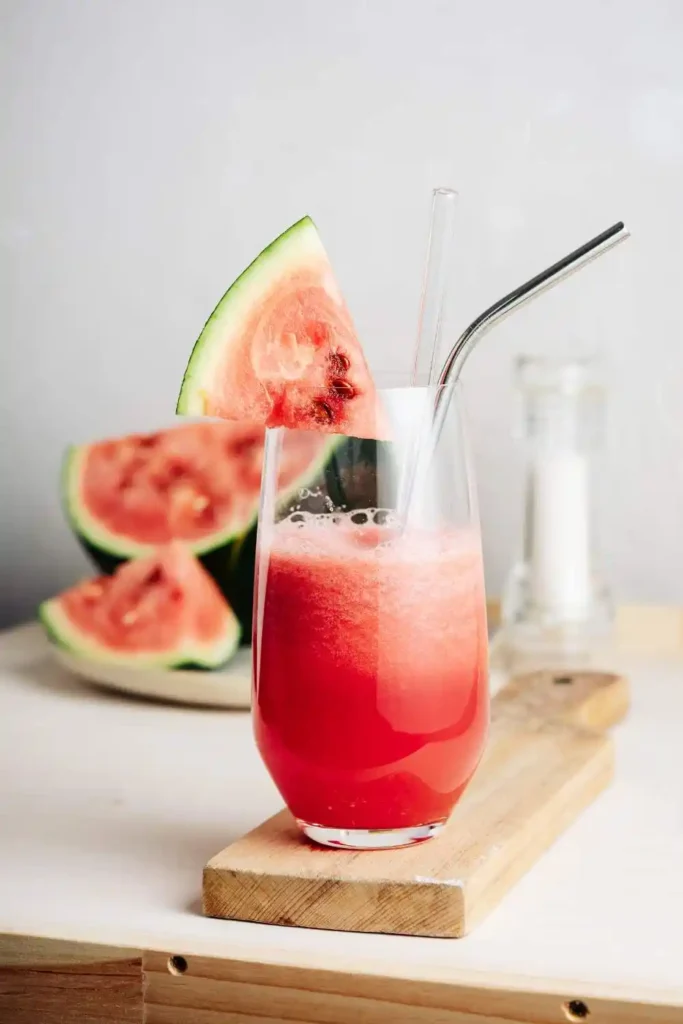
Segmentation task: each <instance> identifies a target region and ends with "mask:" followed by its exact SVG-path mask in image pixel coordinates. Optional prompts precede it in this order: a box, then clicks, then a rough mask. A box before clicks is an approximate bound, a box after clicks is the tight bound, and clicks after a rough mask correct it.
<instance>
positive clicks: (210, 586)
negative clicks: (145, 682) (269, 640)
mask: <svg viewBox="0 0 683 1024" xmlns="http://www.w3.org/2000/svg"><path fill="white" fill-rule="evenodd" d="M39 615H40V618H41V620H42V622H43V625H44V626H45V629H46V630H47V632H48V635H49V636H50V638H51V639H52V640H53V641H54V642H55V643H57V644H59V645H60V646H61V647H64V648H66V649H67V650H69V651H72V652H74V653H76V654H80V655H83V656H86V657H90V658H95V659H98V660H101V661H110V662H116V663H117V664H122V665H129V666H139V667H143V668H144V667H145V666H148V667H149V666H152V665H154V666H159V667H165V668H179V667H181V666H183V667H189V666H194V667H200V668H207V669H210V668H217V667H218V666H220V665H223V664H224V663H225V662H226V661H228V659H229V658H230V657H231V656H232V655H233V654H234V652H235V650H236V648H237V647H238V645H239V641H240V625H239V622H238V621H237V618H236V617H235V615H234V614H233V612H232V610H231V608H230V606H229V605H228V604H227V602H226V601H225V599H224V598H223V596H222V595H221V593H220V591H219V589H218V587H217V586H216V584H215V583H214V581H213V580H212V579H211V577H210V576H209V574H208V573H207V572H206V571H205V570H204V569H203V568H202V566H201V565H200V563H199V562H198V561H197V560H196V558H195V557H194V555H193V554H192V553H191V552H190V551H189V550H188V549H187V548H186V547H185V545H184V544H182V543H180V542H178V541H174V542H172V543H171V544H169V545H166V546H165V547H163V548H161V549H160V550H159V551H158V552H156V553H155V554H153V555H150V556H148V557H146V558H141V559H138V560H136V561H132V562H126V563H125V564H124V565H122V566H121V567H120V568H119V569H118V571H117V572H116V573H115V574H114V575H113V576H100V577H98V578H96V579H93V580H86V581H84V582H82V583H79V584H77V585H76V586H75V587H72V588H71V589H70V590H67V591H65V592H64V593H63V594H61V595H60V596H59V597H55V598H52V599H51V600H49V601H45V602H44V603H43V604H42V605H41V606H40V609H39Z"/></svg>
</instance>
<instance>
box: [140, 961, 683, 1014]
mask: <svg viewBox="0 0 683 1024" xmlns="http://www.w3.org/2000/svg"><path fill="white" fill-rule="evenodd" d="M143 973H144V1004H145V1022H146V1024H204V1022H205V1024H213V1022H214V1021H215V1022H216V1024H221V1022H222V1020H223V1018H222V1017H221V1014H224V1013H226V1012H230V1014H231V1016H230V1020H231V1021H232V1022H235V1024H237V1022H240V1021H244V1022H245V1024H247V1022H249V1024H254V1022H258V1021H265V1020H268V1021H273V1020H275V1021H281V1020H282V1021H284V1020H286V1021H289V1022H290V1024H304V1022H305V1024H322V1022H325V1024H345V1022H346V1021H348V1020H354V1019H362V1020H364V1021H367V1022H368V1024H396V1022H398V1021H401V1020H404V1019H407V1016H408V1015H410V1018H411V1019H419V1020H420V1021H421V1022H423V1024H430V1022H432V1021H433V1022H434V1024H440V1022H442V1021H443V1020H444V1017H445V1014H446V1013H448V1014H449V1015H453V1016H452V1019H453V1022H454V1024H503V1022H505V1024H547V1022H549V1021H561V1020H563V1019H564V1020H570V1021H571V1020H573V1019H574V1020H581V1019H584V1018H582V1017H580V1016H574V1017H572V1016H571V1013H572V1007H575V1009H576V1011H577V1013H580V1012H582V1011H581V1007H585V1009H586V1010H587V1014H586V1016H589V1017H590V1021H591V1024H593V1022H595V1024H680V1021H681V1020H682V1019H683V992H682V993H681V994H680V997H679V996H678V995H677V994H676V993H671V994H668V996H667V995H664V996H662V995H661V994H660V995H659V996H656V995H652V994H651V993H649V994H646V993H643V992H628V993H621V994H618V995H617V994H612V995H606V994H605V993H604V992H600V991H599V990H596V988H595V986H593V985H591V984H585V985H576V984H573V983H572V984H570V983H567V982H560V983H552V984H550V983H542V984H538V983H537V984H534V983H533V982H532V981H531V980H530V982H529V984H528V985H527V986H524V985H523V984H522V981H523V980H522V979H520V984H515V985H512V986H509V985H506V984H505V983H504V982H502V983H500V984H491V983H489V984H485V985H482V984H476V983H468V982H464V981H463V980H462V979H457V978H453V977H452V973H453V972H451V971H447V970H445V969H443V970H442V972H441V976H440V977H438V978H433V979H431V980H430V981H424V980H415V979H414V978H405V977H400V976H396V974H388V973H377V974H371V973H368V972H367V971H356V972H351V971H346V970H344V969H343V968H335V969H320V968H311V967H302V966H300V967H294V966H282V965H273V964H267V963H263V962H262V961H260V960H259V961H255V960H224V959H217V958H209V957H193V956H191V955H189V954H188V955H186V956H182V955H179V954H172V953H166V952H153V953H152V952H150V953H146V954H145V955H144V958H143ZM274 1009H276V1013H277V1016H276V1017H275V1018H273V1010H274ZM417 1014H419V1017H418V1016H417ZM456 1015H457V1016H456ZM450 1019H451V1016H449V1020H450Z"/></svg>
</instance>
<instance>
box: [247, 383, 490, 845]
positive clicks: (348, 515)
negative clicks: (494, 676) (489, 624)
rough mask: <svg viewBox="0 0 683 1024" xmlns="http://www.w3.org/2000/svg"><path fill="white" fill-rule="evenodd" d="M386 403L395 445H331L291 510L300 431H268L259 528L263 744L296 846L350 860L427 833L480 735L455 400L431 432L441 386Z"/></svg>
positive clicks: (258, 679) (475, 617)
mask: <svg viewBox="0 0 683 1024" xmlns="http://www.w3.org/2000/svg"><path fill="white" fill-rule="evenodd" d="M379 401H380V407H381V409H382V416H383V425H382V430H381V435H382V436H383V437H386V438H388V440H382V441H377V440H371V439H360V438H352V437H345V436H340V435H333V436H331V437H330V439H329V443H328V444H327V447H326V450H325V455H324V456H323V458H322V459H321V469H320V472H319V475H318V477H317V479H316V480H315V481H313V482H311V481H310V479H309V480H308V482H307V486H306V487H304V488H299V489H296V490H295V491H294V493H290V495H289V496H288V497H286V498H285V500H283V498H282V492H281V491H280V492H279V493H278V487H277V485H276V484H277V480H278V476H279V471H280V467H281V465H282V464H283V461H284V460H285V459H286V458H287V454H288V449H289V448H290V447H293V446H295V445H296V444H297V434H298V431H292V430H286V429H282V428H279V429H276V430H269V431H268V432H267V440H266V458H265V466H264V473H263V480H262V491H261V510H260V518H259V532H258V551H257V566H256V586H255V604H254V723H255V733H256V740H257V743H258V747H259V750H260V752H261V755H262V757H263V760H264V762H265V764H266V766H267V768H268V770H269V772H270V774H271V776H272V778H273V780H274V782H275V784H276V785H277V787H278V789H279V791H280V793H281V795H282V797H283V798H284V801H285V803H286V804H287V806H288V808H289V809H290V811H291V812H292V814H293V815H294V817H295V818H296V820H297V823H298V825H299V826H300V828H301V829H302V830H303V832H304V833H305V834H306V835H307V836H308V837H309V838H310V839H312V840H314V841H315V842H317V843H321V844H323V845H326V846H335V847H345V848H349V849H377V848H391V847H397V846H405V845H409V844H412V843H416V842H420V841H422V840H424V839H428V838H430V837H431V836H434V835H437V834H438V833H439V831H440V830H441V829H442V827H443V826H444V824H445V822H446V820H447V819H448V817H449V815H450V813H451V811H452V810H453V808H454V806H455V804H456V803H457V801H458V799H459V797H460V796H461V794H462V793H463V791H464V789H465V787H466V786H467V784H468V782H469V780H470V778H471V776H472V774H473V772H474V770H475V768H476V766H477V763H478V761H479V759H480V757H481V754H482V750H483V746H484V741H485V736H486V731H487V725H488V704H489V700H488V678H487V628H486V607H485V596H484V581H483V569H482V555H481V543H480V534H479V524H478V514H477V507H476V498H475V489H474V481H473V476H472V472H471V467H470V462H469V459H468V455H467V445H466V441H465V436H464V427H463V418H462V414H461V413H462V411H461V407H460V406H461V398H460V395H459V393H458V388H456V389H455V391H454V393H453V394H452V395H451V396H450V398H449V400H448V402H447V403H443V404H442V407H443V406H445V408H446V410H447V411H446V414H445V417H444V418H443V419H442V422H441V424H440V428H439V429H438V431H436V430H435V429H434V427H433V409H434V402H435V389H433V388H405V389H401V388H399V389H392V390H389V391H384V392H380V393H379ZM437 435H438V436H437ZM299 443H300V442H299ZM407 481H410V486H409V490H410V494H411V499H410V502H409V504H408V508H407V510H406V508H405V507H404V506H405V504H406V502H405V490H406V482H407Z"/></svg>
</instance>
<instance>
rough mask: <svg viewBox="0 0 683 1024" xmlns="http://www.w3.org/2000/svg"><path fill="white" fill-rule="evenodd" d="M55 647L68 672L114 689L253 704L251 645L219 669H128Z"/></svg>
mask: <svg viewBox="0 0 683 1024" xmlns="http://www.w3.org/2000/svg"><path fill="white" fill-rule="evenodd" d="M51 646H52V645H51ZM52 650H53V652H54V656H55V658H56V659H57V661H58V662H59V664H60V665H62V666H63V667H64V668H65V669H67V670H68V671H69V672H73V673H74V675H77V676H79V677H80V678H81V679H86V680H88V682H91V683H99V684H100V685H101V686H109V687H113V689H115V690H125V691H126V693H135V694H138V695H139V696H141V697H152V698H154V699H156V700H166V701H169V700H170V701H174V702H176V703H181V704H204V705H207V704H208V705H213V706H215V707H222V708H248V707H249V706H250V705H251V647H240V649H239V650H238V652H237V654H236V655H235V657H234V658H233V659H232V661H231V662H230V663H229V664H228V665H226V667H225V668H224V669H221V670H220V671H217V672H200V671H197V670H196V669H177V670H175V671H171V670H170V669H163V668H162V669H149V668H129V667H127V666H124V665H112V664H108V663H107V662H104V661H96V660H95V659H94V658H83V657H81V656H80V655H77V654H72V653H70V652H68V651H65V650H63V649H62V648H60V647H52Z"/></svg>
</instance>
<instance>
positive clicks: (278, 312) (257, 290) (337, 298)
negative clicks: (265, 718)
mask: <svg viewBox="0 0 683 1024" xmlns="http://www.w3.org/2000/svg"><path fill="white" fill-rule="evenodd" d="M177 412H178V413H181V414H184V415H189V416H217V417H222V418H225V419H231V420H243V421H246V422H252V423H259V424H261V425H263V426H267V427H289V428H293V429H297V428H298V429H308V430H311V429H312V430H319V431H320V430H322V431H327V432H329V433H334V434H346V435H350V436H355V437H375V438H376V437H380V436H382V435H383V430H382V425H381V424H382V419H381V416H380V415H379V414H378V407H377V396H376V392H375V387H374V384H373V382H372V378H371V375H370V371H369V369H368V365H367V363H366V361H365V357H364V355H363V350H362V348H361V345H360V342H359V340H358V337H357V335H356V331H355V329H354V326H353V322H352V320H351V315H350V313H349V311H348V309H347V307H346V304H345V302H344V299H343V298H342V295H341V292H340V290H339V287H338V285H337V283H336V281H335V278H334V274H333V272H332V268H331V266H330V262H329V259H328V257H327V254H326V252H325V249H324V248H323V245H322V242H321V241H320V238H319V236H318V232H317V230H316V228H315V225H314V223H313V221H312V220H311V219H310V217H304V218H303V219H302V220H300V221H297V223H296V224H294V225H292V227H290V228H289V229H288V230H287V231H285V232H284V234H282V235H280V237H279V238H277V239H276V240H275V241H274V242H273V243H272V244H271V245H269V246H268V248H267V249H264V250H263V252H262V253H261V254H260V256H258V257H257V258H256V259H255V260H254V262H253V263H252V264H251V265H250V266H249V267H247V269H246V270H245V271H244V273H243V274H242V275H241V276H240V277H239V278H238V279H237V280H236V281H235V283H234V284H233V285H231V287H230V288H229V289H228V291H227V292H226V293H225V295H224V296H223V298H222V299H221V301H220V302H219V303H218V305H217V306H216V308H215V310H214V311H213V313H212V314H211V317H210V318H209V320H208V322H207V323H206V325H205V327H204V330H203V331H202V333H201V335H200V336H199V339H198V340H197V342H196V344H195V346H194V349H193V351H192V355H191V357H190V361H189V363H188V366H187V370H186V372H185V377H184V380H183V384H182V388H181V391H180V396H179V399H178V405H177Z"/></svg>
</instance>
